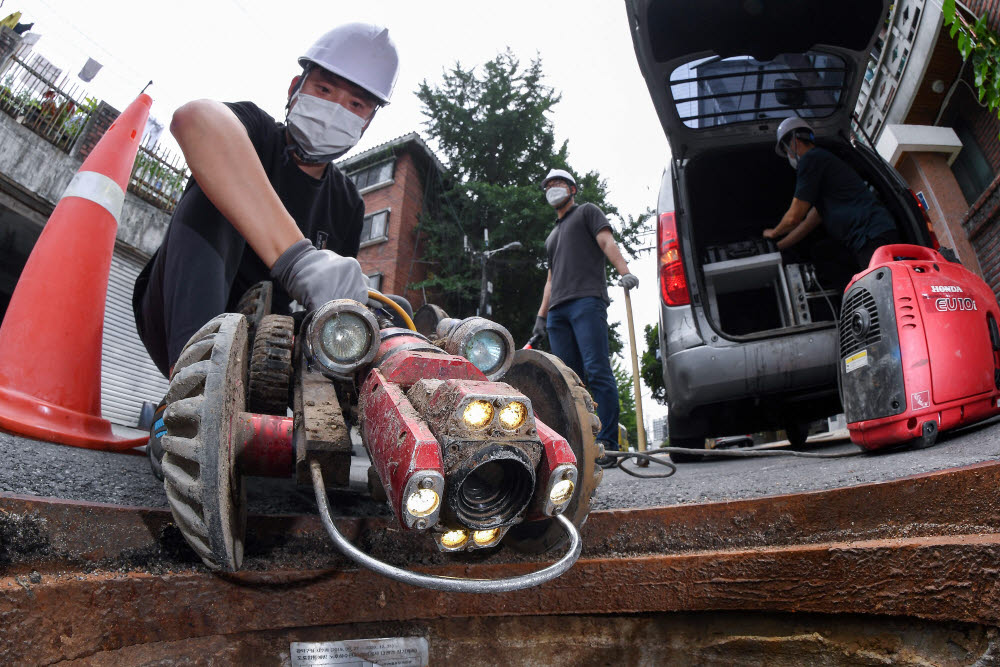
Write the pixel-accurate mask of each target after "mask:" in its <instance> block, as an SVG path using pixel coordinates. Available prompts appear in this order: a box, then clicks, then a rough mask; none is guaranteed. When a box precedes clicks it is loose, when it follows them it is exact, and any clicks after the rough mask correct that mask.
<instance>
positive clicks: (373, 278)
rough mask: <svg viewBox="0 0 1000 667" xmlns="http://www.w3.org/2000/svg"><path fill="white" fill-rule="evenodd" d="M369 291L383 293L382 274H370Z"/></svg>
mask: <svg viewBox="0 0 1000 667" xmlns="http://www.w3.org/2000/svg"><path fill="white" fill-rule="evenodd" d="M367 278H368V289H373V290H375V291H376V292H381V291H382V274H381V272H380V273H369V274H368V276H367Z"/></svg>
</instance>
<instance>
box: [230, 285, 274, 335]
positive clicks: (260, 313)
mask: <svg viewBox="0 0 1000 667" xmlns="http://www.w3.org/2000/svg"><path fill="white" fill-rule="evenodd" d="M273 302H274V283H272V282H271V281H270V280H262V281H260V282H259V283H254V284H253V285H251V286H250V288H249V289H248V290H247V291H246V292H244V293H243V296H241V297H240V300H239V303H237V304H236V312H237V313H239V314H241V315H243V316H244V317H246V318H247V326H248V327H249V338H250V340H253V339H254V338H255V337H256V335H257V327H259V326H260V322H261V320H262V319H264V317H266V316H267V315H270V314H271V306H272V303H273Z"/></svg>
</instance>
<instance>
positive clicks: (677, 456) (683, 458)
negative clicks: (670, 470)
mask: <svg viewBox="0 0 1000 667" xmlns="http://www.w3.org/2000/svg"><path fill="white" fill-rule="evenodd" d="M669 446H670V447H684V448H685V449H705V438H670V445H669ZM670 460H671V461H673V462H674V463H697V462H698V461H704V460H705V457H704V456H702V455H701V454H694V453H692V454H689V453H687V452H683V453H677V452H670Z"/></svg>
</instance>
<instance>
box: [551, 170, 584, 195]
mask: <svg viewBox="0 0 1000 667" xmlns="http://www.w3.org/2000/svg"><path fill="white" fill-rule="evenodd" d="M553 178H561V179H562V180H564V181H566V182H567V183H569V184H570V185H572V186H573V187H574V188H576V187H578V186H577V184H576V179H575V178H573V174H571V173H569V172H568V171H566V170H565V169H550V170H549V173H548V174H546V175H545V178H544V179H543V180H542V189H543V190H544V189H545V185H546V184H547V183H548V182H549V181H551V180H552V179H553Z"/></svg>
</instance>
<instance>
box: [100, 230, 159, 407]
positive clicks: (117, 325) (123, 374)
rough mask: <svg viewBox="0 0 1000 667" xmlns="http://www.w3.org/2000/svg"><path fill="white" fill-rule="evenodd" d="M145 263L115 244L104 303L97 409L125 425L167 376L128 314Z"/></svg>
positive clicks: (156, 399) (155, 397)
mask: <svg viewBox="0 0 1000 667" xmlns="http://www.w3.org/2000/svg"><path fill="white" fill-rule="evenodd" d="M145 264H146V260H145V259H144V258H142V257H141V256H140V255H138V254H137V253H135V252H132V251H129V250H125V249H124V248H121V247H116V248H115V252H114V255H113V256H112V257H111V275H110V276H109V278H108V297H107V302H106V304H105V307H104V344H103V350H102V357H101V412H102V414H103V416H104V418H105V419H107V420H108V421H110V422H112V423H115V424H122V425H125V426H135V425H136V424H137V423H138V421H139V412H140V411H141V410H142V402H143V401H150V402H151V403H153V404H154V405H155V404H157V403H159V402H160V399H161V398H163V395H164V394H165V393H166V392H167V380H166V378H164V377H163V376H162V375H160V371H158V370H156V366H154V365H153V361H152V360H151V359H150V358H149V355H148V354H147V353H146V348H145V347H143V345H142V341H141V340H139V334H138V333H136V330H135V318H134V317H133V315H132V287H133V285H134V284H135V279H136V276H138V275H139V271H141V270H142V267H143V266H145Z"/></svg>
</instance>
